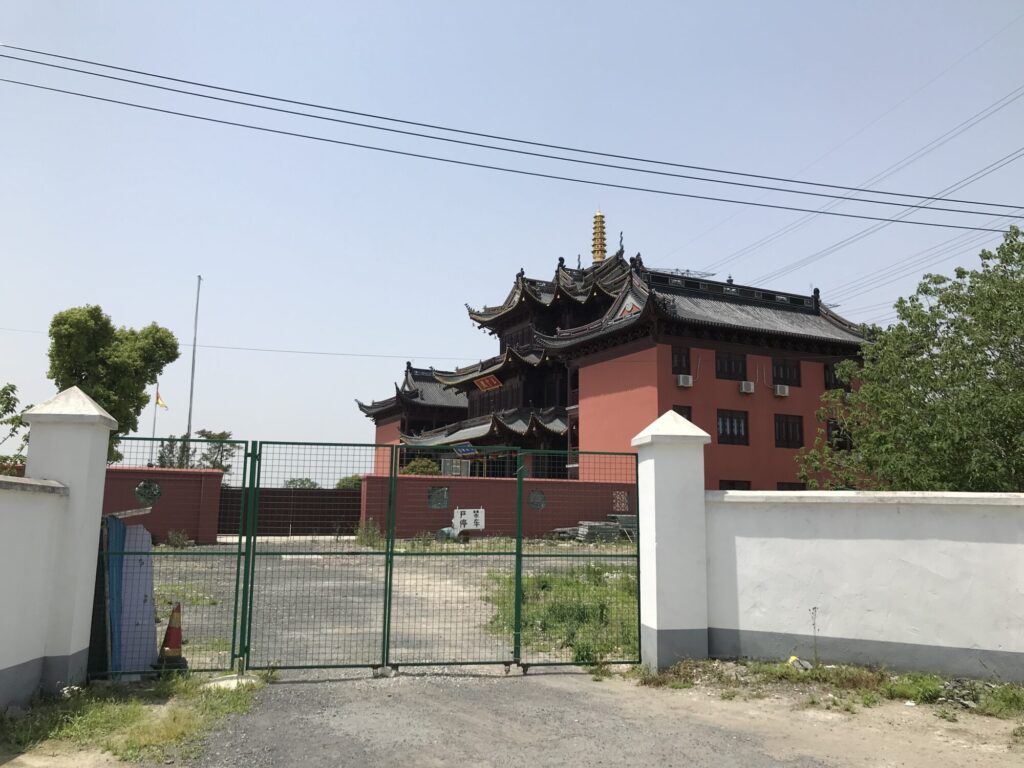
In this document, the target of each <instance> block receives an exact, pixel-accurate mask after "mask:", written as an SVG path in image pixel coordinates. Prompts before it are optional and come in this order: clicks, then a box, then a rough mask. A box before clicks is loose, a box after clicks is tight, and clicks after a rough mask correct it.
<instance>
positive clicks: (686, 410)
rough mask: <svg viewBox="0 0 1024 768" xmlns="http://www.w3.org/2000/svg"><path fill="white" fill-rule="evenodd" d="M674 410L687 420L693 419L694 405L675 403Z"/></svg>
mask: <svg viewBox="0 0 1024 768" xmlns="http://www.w3.org/2000/svg"><path fill="white" fill-rule="evenodd" d="M672 410H673V411H675V412H676V413H678V414H679V415H680V416H682V417H683V418H684V419H686V420H687V421H693V407H692V406H689V405H673V406H672Z"/></svg>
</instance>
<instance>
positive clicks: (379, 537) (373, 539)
mask: <svg viewBox="0 0 1024 768" xmlns="http://www.w3.org/2000/svg"><path fill="white" fill-rule="evenodd" d="M356 543H357V544H359V545H361V546H364V547H369V548H370V549H384V547H385V546H386V545H387V539H386V538H385V537H384V534H383V533H381V532H380V528H379V527H378V526H377V523H376V522H375V521H373V520H367V521H365V522H363V521H360V523H359V527H357V528H356Z"/></svg>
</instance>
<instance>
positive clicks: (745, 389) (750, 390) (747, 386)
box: [740, 381, 754, 395]
mask: <svg viewBox="0 0 1024 768" xmlns="http://www.w3.org/2000/svg"><path fill="white" fill-rule="evenodd" d="M740 392H742V393H743V394H744V395H752V394H754V382H752V381H741V382H740Z"/></svg>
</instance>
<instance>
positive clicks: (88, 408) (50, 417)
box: [23, 387, 117, 431]
mask: <svg viewBox="0 0 1024 768" xmlns="http://www.w3.org/2000/svg"><path fill="white" fill-rule="evenodd" d="M23 418H24V419H25V421H26V422H27V423H28V424H29V425H35V424H99V425H100V426H103V427H106V428H107V429H109V430H111V431H113V430H115V429H117V420H116V419H114V417H113V416H111V415H110V414H109V413H107V412H106V411H105V410H103V408H102V407H100V405H99V403H97V402H96V401H95V400H93V399H92V398H91V397H89V396H88V395H87V394H85V392H83V391H82V390H80V389H79V388H78V387H70V388H68V389H65V390H64V391H63V392H61V393H60V394H58V395H56V396H54V397H51V398H50V399H49V400H47V401H46V402H45V403H40V404H39V405H36V406H34V407H32V408H29V409H28V410H27V411H25V413H24V414H23Z"/></svg>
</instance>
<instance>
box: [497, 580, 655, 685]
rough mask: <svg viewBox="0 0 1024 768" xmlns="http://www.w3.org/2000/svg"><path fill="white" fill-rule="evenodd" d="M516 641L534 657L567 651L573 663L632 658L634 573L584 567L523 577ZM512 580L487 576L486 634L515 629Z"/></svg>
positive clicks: (635, 644)
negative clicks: (489, 614)
mask: <svg viewBox="0 0 1024 768" xmlns="http://www.w3.org/2000/svg"><path fill="white" fill-rule="evenodd" d="M522 584H523V602H522V642H523V645H525V646H528V647H529V648H531V649H532V650H534V651H537V652H541V653H544V652H550V651H558V650H563V649H568V650H570V651H571V655H572V661H573V662H574V663H577V664H591V665H593V664H597V663H599V662H601V661H604V660H606V659H614V658H620V659H621V658H636V656H637V648H638V647H639V638H638V636H637V634H638V633H637V621H636V605H637V603H636V601H637V579H636V569H635V567H631V566H624V565H607V564H597V563H588V564H586V565H582V566H571V567H567V568H565V569H564V570H548V571H543V572H540V573H533V574H527V575H524V576H523V580H522ZM514 590H515V578H514V577H513V576H510V575H505V574H496V573H492V574H490V575H489V586H488V591H487V595H486V598H485V599H486V600H487V601H488V602H489V603H491V604H492V605H494V606H495V608H496V609H497V610H496V612H495V615H494V618H493V619H492V620H491V629H492V630H493V631H495V632H497V633H500V634H508V633H511V632H513V631H514V627H515V600H514Z"/></svg>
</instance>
